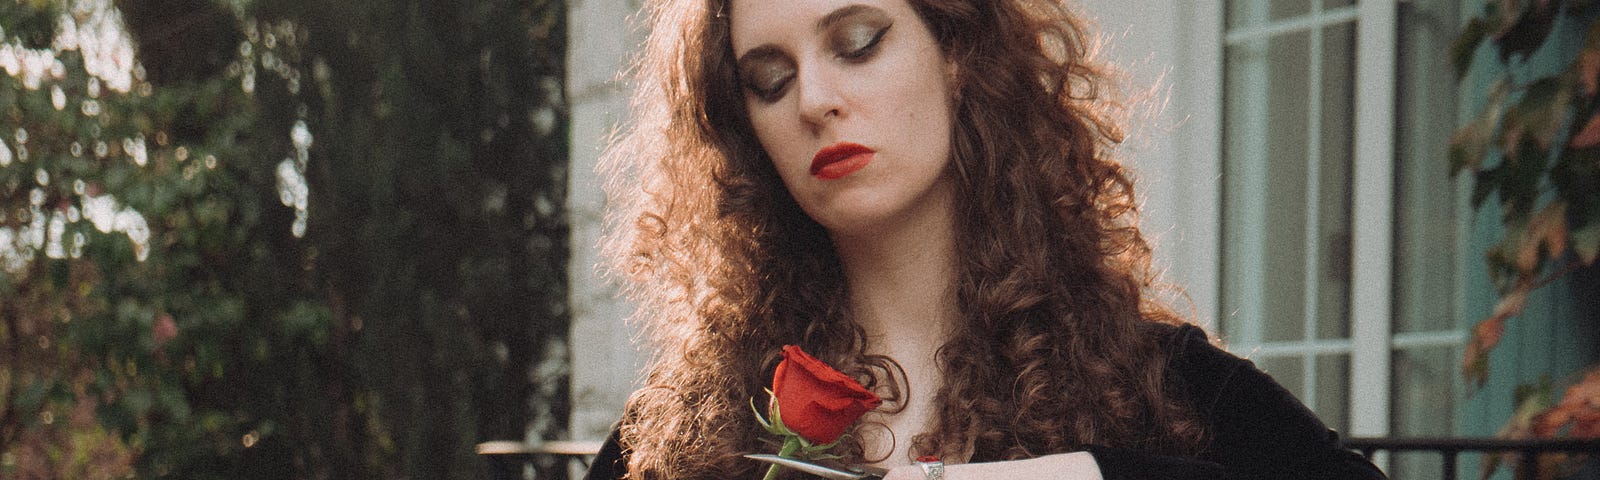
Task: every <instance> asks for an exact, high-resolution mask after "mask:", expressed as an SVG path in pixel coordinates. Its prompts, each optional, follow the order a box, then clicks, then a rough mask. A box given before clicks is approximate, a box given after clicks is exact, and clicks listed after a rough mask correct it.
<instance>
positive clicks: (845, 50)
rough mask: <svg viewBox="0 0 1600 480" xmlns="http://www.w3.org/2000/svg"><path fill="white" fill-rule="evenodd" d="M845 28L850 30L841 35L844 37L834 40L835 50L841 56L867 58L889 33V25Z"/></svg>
mask: <svg viewBox="0 0 1600 480" xmlns="http://www.w3.org/2000/svg"><path fill="white" fill-rule="evenodd" d="M845 30H849V31H848V32H845V33H844V34H843V35H841V37H843V38H840V39H838V40H836V41H835V42H834V51H835V52H837V55H838V56H839V58H843V59H846V60H865V59H866V58H867V57H869V56H871V55H872V53H873V52H876V51H877V50H878V43H879V42H882V41H883V37H884V35H886V34H888V33H889V25H885V26H882V27H874V26H872V25H856V26H853V27H850V28H847V29H845Z"/></svg>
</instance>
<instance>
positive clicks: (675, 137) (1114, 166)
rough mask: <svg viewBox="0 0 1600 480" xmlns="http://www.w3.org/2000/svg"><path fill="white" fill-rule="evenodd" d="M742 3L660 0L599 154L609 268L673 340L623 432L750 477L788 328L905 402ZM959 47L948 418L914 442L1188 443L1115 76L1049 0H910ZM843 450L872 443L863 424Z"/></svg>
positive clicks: (639, 465) (650, 462) (671, 461)
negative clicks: (765, 131)
mask: <svg viewBox="0 0 1600 480" xmlns="http://www.w3.org/2000/svg"><path fill="white" fill-rule="evenodd" d="M726 1H727V0H653V1H650V2H647V6H646V10H647V14H648V18H649V19H650V21H651V22H650V24H649V25H650V27H651V31H650V35H649V38H648V40H647V41H646V43H645V46H644V47H645V48H644V51H643V52H642V53H641V54H640V56H639V57H638V59H637V61H636V63H635V64H634V68H635V71H634V72H633V74H634V78H635V79H636V83H635V84H634V85H633V87H634V96H633V99H632V102H631V108H632V110H631V111H632V118H631V119H630V122H629V124H628V125H627V127H626V129H625V130H623V131H622V132H620V135H618V137H617V138H616V139H615V141H614V142H613V143H612V145H611V147H610V148H609V149H608V150H607V152H606V153H605V154H604V155H603V158H602V165H601V169H602V171H603V172H605V173H606V174H607V175H608V179H607V184H606V189H607V191H608V194H609V198H608V200H609V202H610V203H609V209H610V210H609V213H608V215H607V220H606V223H607V234H606V239H605V241H604V244H603V248H604V250H605V253H606V255H607V256H608V257H609V258H611V259H612V262H613V263H612V265H611V270H610V272H611V274H612V275H613V276H614V277H618V278H619V279H620V280H621V281H622V282H621V283H622V284H623V287H624V292H625V293H626V294H627V295H628V297H629V298H630V299H631V300H633V301H634V302H635V303H636V305H637V307H638V310H637V312H636V314H635V319H634V320H635V321H636V322H637V323H639V324H642V325H643V326H644V328H645V335H646V337H647V338H649V339H650V340H651V341H652V342H653V344H654V345H655V346H656V347H657V351H656V354H655V357H654V358H653V359H652V360H651V362H650V364H649V367H648V368H647V371H646V373H645V378H644V383H645V388H643V389H641V390H640V391H638V392H636V393H635V394H634V395H633V397H632V398H631V399H630V400H629V404H628V411H627V413H626V414H625V416H624V418H623V421H622V423H621V441H622V445H623V448H624V450H625V451H626V452H628V455H629V457H628V458H629V471H630V472H632V476H633V477H635V478H674V479H676V478H740V477H748V476H751V475H754V474H756V473H757V468H759V466H758V465H757V464H756V463H755V462H750V461H748V460H744V459H742V458H739V456H738V455H739V454H740V453H743V452H751V451H765V450H770V449H771V447H770V446H767V445H764V444H763V443H762V440H761V438H760V437H761V436H762V435H763V433H764V432H763V430H762V429H761V427H760V426H759V425H757V423H756V421H755V419H754V416H753V414H752V413H751V403H752V401H765V399H766V394H765V393H764V391H763V388H764V387H766V386H767V385H768V382H769V381H770V379H771V374H772V370H773V368H774V367H775V366H776V363H777V358H778V354H777V352H778V351H779V349H780V348H781V346H782V345H785V344H798V345H801V346H802V347H803V348H805V349H806V350H807V351H808V352H811V353H812V354H813V355H815V356H816V357H818V358H820V359H822V360H824V361H826V362H828V363H830V364H832V365H835V366H838V367H840V369H841V370H843V371H845V372H846V373H849V374H851V375H853V376H855V377H857V378H858V379H860V380H861V381H862V383H863V384H865V385H866V386H867V387H868V388H870V389H874V390H875V391H880V392H884V393H885V394H886V396H887V397H889V399H890V402H891V404H900V405H903V402H899V400H903V399H900V398H898V396H899V392H900V388H899V387H900V385H899V382H900V381H902V380H903V376H897V373H898V367H897V366H896V365H895V364H894V363H893V362H892V361H891V360H889V359H887V358H883V357H876V356H871V355H867V354H865V353H864V350H865V347H866V340H865V334H864V332H863V330H862V329H861V327H859V326H857V325H856V324H855V323H854V322H853V321H852V320H851V318H850V313H849V311H848V307H847V305H846V303H847V295H846V292H845V291H844V285H845V282H844V281H843V278H844V273H843V270H842V267H841V266H840V264H839V258H838V256H837V254H836V253H835V252H834V250H833V246H832V244H831V242H830V240H829V237H828V235H827V232H826V231H825V230H824V229H823V228H822V227H821V226H820V225H818V224H817V223H816V222H814V221H813V220H812V219H811V218H809V217H808V216H807V215H806V214H805V213H804V212H803V211H801V209H800V207H799V206H798V205H797V204H796V203H795V201H794V200H793V199H792V198H791V197H790V196H789V194H788V193H787V190H786V188H785V187H784V185H783V183H782V181H781V180H780V178H779V177H778V174H777V172H776V170H775V169H774V168H773V166H772V162H771V160H770V159H769V157H768V156H767V154H766V152H765V151H763V149H762V148H761V146H760V144H759V142H758V140H757V138H756V135H755V133H754V131H753V129H752V127H751V125H750V122H749V119H748V117H747V116H746V111H745V104H744V98H743V96H742V93H741V89H740V84H739V80H738V77H737V73H736V67H735V61H734V57H733V50H732V46H731V42H730V38H729V35H730V34H729V26H728V21H727V11H726V9H727V4H726ZM908 1H909V3H910V5H911V6H912V7H913V9H914V10H915V11H916V12H917V13H918V15H919V16H920V17H921V19H922V21H923V22H924V23H925V24H926V25H927V26H928V27H929V30H930V31H931V32H932V33H933V35H934V37H935V38H936V39H937V41H938V43H939V44H940V46H941V48H942V49H943V51H944V53H945V55H946V56H947V57H948V58H951V59H953V60H954V61H955V63H956V65H957V69H958V72H956V75H957V77H956V79H955V83H954V85H955V88H954V91H953V92H952V95H953V96H952V98H954V99H955V102H954V103H955V106H954V109H955V111H954V112H953V114H954V117H953V119H954V122H953V123H954V126H953V128H952V131H951V132H950V135H951V138H952V144H951V145H952V148H951V155H952V166H951V168H950V171H949V172H947V175H950V176H951V178H952V180H953V182H952V183H953V184H954V185H956V197H957V200H956V202H957V203H956V213H955V214H956V215H957V217H958V218H957V222H956V225H958V229H959V231H958V232H956V237H957V240H956V241H957V245H956V251H958V252H962V255H961V256H960V257H959V258H957V259H956V262H957V267H956V273H957V285H956V286H955V291H956V304H957V306H958V308H959V309H960V315H959V316H960V319H959V321H960V322H963V323H961V324H960V326H959V327H958V331H957V333H956V334H955V335H954V337H953V338H952V339H950V341H949V342H948V343H947V344H946V345H944V347H943V348H941V349H940V351H939V353H938V359H937V360H938V361H939V363H940V365H941V366H942V368H943V370H944V372H945V375H946V378H945V383H944V386H943V387H942V388H941V389H940V390H939V391H938V392H937V393H936V395H937V398H936V403H937V405H939V407H938V408H939V410H938V412H937V416H938V424H937V428H936V429H935V430H933V431H931V432H928V433H925V434H922V435H918V436H916V437H914V438H912V439H911V441H912V444H911V451H912V454H913V455H918V454H936V455H939V456H941V457H944V458H947V459H954V460H958V461H983V460H1001V459H1015V458H1025V457H1032V456H1038V455H1044V454H1050V453H1058V452H1068V451H1075V450H1079V449H1081V448H1082V447H1083V446H1086V445H1104V446H1116V447H1129V448H1143V449H1155V450H1161V451H1168V452H1173V453H1178V454H1192V453H1194V451H1195V450H1196V449H1197V448H1198V445H1199V443H1200V441H1201V436H1202V434H1203V432H1202V431H1201V430H1202V429H1201V428H1200V427H1199V426H1198V424H1197V422H1196V421H1194V420H1193V418H1192V412H1191V411H1190V410H1189V408H1188V407H1187V406H1186V405H1184V404H1183V403H1182V402H1181V400H1179V399H1176V398H1174V397H1173V396H1172V395H1170V394H1169V390H1168V385H1167V383H1168V382H1166V381H1165V378H1164V372H1165V367H1166V360H1167V359H1166V356H1165V350H1164V349H1163V348H1162V347H1161V345H1159V344H1158V342H1159V341H1160V339H1159V338H1158V336H1157V335H1154V334H1152V333H1151V331H1152V329H1151V328H1148V327H1149V326H1150V325H1151V323H1150V322H1152V321H1153V322H1160V323H1169V324H1178V323H1182V322H1183V320H1182V319H1181V318H1179V317H1178V316H1177V315H1175V314H1174V313H1172V312H1171V311H1170V310H1168V309H1167V308H1165V307H1163V306H1161V305H1158V304H1157V303H1156V302H1153V301H1151V300H1149V299H1148V298H1147V296H1146V295H1145V294H1146V293H1147V290H1149V289H1151V288H1152V286H1153V278H1154V275H1153V274H1152V273H1151V269H1150V248H1149V246H1148V244H1147V243H1146V241H1145V240H1144V238H1143V237H1142V236H1141V234H1140V232H1139V230H1138V228H1137V226H1136V224H1137V222H1136V214H1137V208H1136V204H1135V198H1134V193H1133V186H1132V181H1131V180H1130V179H1129V176H1128V173H1127V172H1126V171H1125V170H1124V169H1123V167H1122V166H1121V165H1120V164H1119V163H1118V162H1117V161H1116V160H1115V159H1114V158H1113V157H1112V155H1111V154H1110V150H1111V148H1112V147H1113V146H1114V145H1115V144H1117V143H1119V142H1120V141H1121V140H1122V133H1121V131H1120V130H1119V129H1118V127H1117V125H1116V123H1115V122H1114V121H1113V115H1112V114H1113V113H1114V112H1115V111H1116V109H1117V105H1116V103H1115V102H1113V101H1110V100H1108V99H1106V98H1103V95H1104V92H1102V91H1101V90H1100V88H1101V86H1102V84H1103V83H1104V80H1103V78H1104V77H1105V75H1106V73H1105V72H1104V71H1103V70H1102V68H1101V67H1100V66H1098V65H1096V64H1095V63H1094V62H1092V61H1091V60H1090V56H1091V52H1090V50H1091V48H1090V46H1089V44H1088V43H1087V39H1088V35H1087V33H1086V31H1085V28H1084V25H1083V24H1082V22H1081V21H1080V20H1079V19H1078V18H1077V17H1076V16H1075V15H1074V14H1073V13H1072V12H1071V11H1070V10H1069V9H1068V8H1067V7H1065V6H1063V5H1061V4H1060V3H1058V2H1057V1H1056V0H908ZM844 446H845V448H844V449H843V450H844V453H845V454H846V455H847V456H854V457H855V458H859V456H860V455H861V452H862V446H861V445H860V442H859V439H858V438H857V437H856V436H847V437H846V440H845V445H844Z"/></svg>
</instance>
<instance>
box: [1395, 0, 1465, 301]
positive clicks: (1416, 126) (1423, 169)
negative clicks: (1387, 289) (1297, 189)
mask: <svg viewBox="0 0 1600 480" xmlns="http://www.w3.org/2000/svg"><path fill="white" fill-rule="evenodd" d="M1459 8H1460V1H1459V0H1417V1H1415V2H1413V4H1412V6H1411V8H1402V9H1400V15H1401V17H1400V21H1401V22H1402V23H1401V24H1402V25H1405V26H1406V28H1401V29H1399V35H1400V49H1399V52H1398V54H1399V58H1398V61H1396V62H1395V69H1396V72H1395V73H1396V75H1397V76H1398V82H1399V83H1398V84H1397V87H1398V88H1396V91H1395V94H1396V102H1397V103H1398V107H1397V110H1396V120H1397V122H1396V132H1395V152H1396V158H1395V189H1394V191H1395V209H1394V214H1395V256H1396V259H1395V272H1394V275H1395V277H1394V299H1395V302H1394V305H1395V315H1394V317H1395V324H1394V331H1395V333H1413V332H1430V331H1451V330H1456V324H1457V322H1458V318H1457V317H1458V316H1459V315H1458V314H1457V313H1456V305H1455V299H1456V295H1455V289H1456V276H1457V272H1456V265H1457V261H1458V258H1459V256H1460V255H1459V253H1458V251H1457V248H1456V242H1457V238H1458V236H1457V235H1456V227H1457V220H1456V219H1457V217H1458V215H1459V214H1458V212H1457V211H1456V210H1457V208H1456V207H1457V205H1459V204H1460V201H1459V200H1458V198H1459V196H1458V195H1457V193H1456V190H1457V184H1456V182H1455V181H1454V180H1453V178H1452V177H1451V176H1450V175H1449V170H1448V163H1447V162H1445V161H1444V159H1445V158H1447V154H1448V153H1447V150H1448V148H1449V145H1450V136H1451V133H1452V130H1453V127H1454V126H1455V124H1456V122H1455V120H1456V116H1457V115H1458V114H1457V105H1456V95H1455V93H1456V89H1455V88H1454V85H1455V81H1456V79H1455V75H1454V73H1452V72H1454V70H1453V67H1452V66H1451V65H1450V62H1449V58H1448V56H1445V55H1440V54H1439V52H1444V51H1449V48H1450V44H1451V42H1452V41H1453V40H1454V39H1455V36H1456V30H1457V28H1456V25H1458V24H1459V22H1458V21H1457V19H1458V18H1459V16H1460V11H1459ZM1468 261H1469V262H1472V261H1475V260H1474V259H1469V260H1468ZM1470 265H1481V262H1480V263H1471V264H1470Z"/></svg>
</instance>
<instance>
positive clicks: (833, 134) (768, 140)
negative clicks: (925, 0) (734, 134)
mask: <svg viewBox="0 0 1600 480" xmlns="http://www.w3.org/2000/svg"><path fill="white" fill-rule="evenodd" d="M729 10H730V11H729V12H728V14H729V15H730V21H731V28H732V41H733V52H734V56H735V58H736V59H737V62H738V69H739V78H740V84H741V90H743V95H744V100H745V105H746V107H747V108H748V110H749V113H750V122H751V124H752V125H753V126H754V127H755V132H756V136H757V137H758V138H759V140H760V141H761V145H762V147H763V148H765V149H766V151H767V154H768V155H769V156H770V157H772V161H773V164H774V166H775V167H776V168H777V170H778V174H779V175H780V176H781V177H783V182H784V184H785V185H787V186H788V188H789V192H790V194H791V195H793V196H794V198H795V201H796V202H797V203H799V204H800V207H801V208H803V209H805V211H806V213H807V214H808V215H810V216H811V218H812V219H814V220H816V221H817V222H818V223H820V224H822V226H823V227H825V228H827V229H828V230H829V231H831V232H833V233H834V234H835V235H840V234H845V235H861V234H872V233H875V232H877V231H879V230H881V229H884V228H892V227H893V226H895V225H896V224H903V223H905V222H915V221H917V220H918V219H919V218H923V219H925V218H931V217H927V216H928V215H949V212H950V208H951V207H950V205H951V203H950V199H951V198H950V196H951V188H950V181H949V180H948V178H947V176H946V175H945V167H946V166H947V165H948V164H949V162H950V131H951V129H950V122H951V107H950V101H949V98H950V95H949V91H950V75H951V73H953V71H952V69H951V68H952V67H951V64H950V63H949V62H948V61H947V60H946V59H945V57H944V55H943V54H942V53H941V51H940V49H939V45H938V43H937V42H936V41H935V40H934V38H933V36H932V34H931V33H929V31H928V29H927V27H926V26H925V25H924V24H923V23H922V21H921V19H920V18H918V17H917V14H916V12H915V11H913V10H912V9H911V6H910V5H909V4H907V3H906V1H905V0H732V1H731V2H730V7H729Z"/></svg>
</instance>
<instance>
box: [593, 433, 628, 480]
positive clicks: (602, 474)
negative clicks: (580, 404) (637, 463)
mask: <svg viewBox="0 0 1600 480" xmlns="http://www.w3.org/2000/svg"><path fill="white" fill-rule="evenodd" d="M621 435H622V431H621V430H612V431H611V436H609V437H606V443H605V444H604V445H601V446H600V453H599V454H598V455H595V457H594V463H591V464H589V473H588V474H585V475H584V476H583V480H620V479H621V478H622V477H624V476H627V475H628V458H627V457H625V456H623V455H622V437H621Z"/></svg>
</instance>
